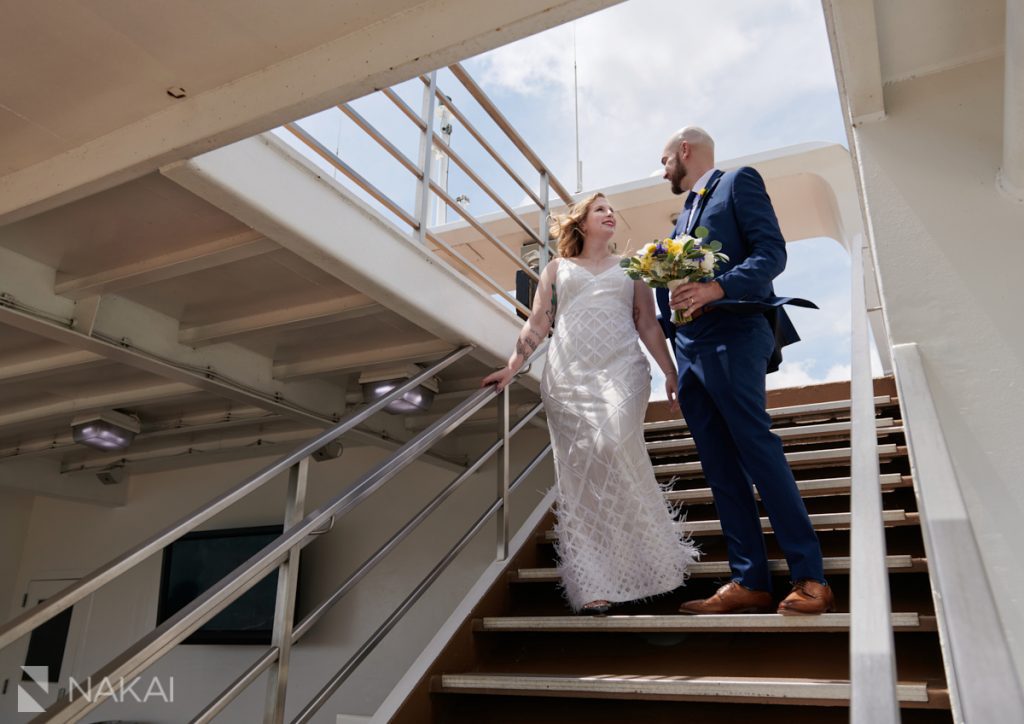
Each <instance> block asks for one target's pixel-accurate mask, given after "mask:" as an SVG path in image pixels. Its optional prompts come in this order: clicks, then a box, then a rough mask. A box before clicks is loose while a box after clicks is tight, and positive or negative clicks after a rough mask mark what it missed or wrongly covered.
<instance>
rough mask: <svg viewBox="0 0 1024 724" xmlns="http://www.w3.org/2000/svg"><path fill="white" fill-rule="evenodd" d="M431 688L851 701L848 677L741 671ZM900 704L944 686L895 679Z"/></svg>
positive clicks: (498, 680)
mask: <svg viewBox="0 0 1024 724" xmlns="http://www.w3.org/2000/svg"><path fill="white" fill-rule="evenodd" d="M435 691H440V692H446V693H465V692H473V693H478V694H505V695H507V694H517V695H522V696H538V695H539V696H588V695H589V696H595V695H596V696H602V695H603V696H606V697H614V698H645V697H657V698H674V699H680V700H687V699H695V698H699V699H712V700H715V699H717V700H723V699H726V700H744V699H753V700H756V701H759V702H762V703H790V702H792V701H794V700H800V701H806V702H809V703H825V702H842V703H846V702H849V700H850V682H849V681H848V680H842V679H806V678H804V679H801V678H768V677H742V676H633V675H629V674H592V675H586V676H579V675H576V676H570V675H544V674H534V675H526V674H492V673H483V672H481V673H465V674H442V675H441V676H440V677H439V680H438V682H437V688H436V689H435ZM896 693H897V697H898V698H899V701H900V702H902V703H916V704H923V705H932V706H937V707H943V708H945V707H948V706H949V698H948V693H947V692H946V690H945V689H936V688H930V687H929V686H928V684H927V683H925V682H899V683H898V684H897V686H896Z"/></svg>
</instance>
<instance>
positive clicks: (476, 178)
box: [433, 131, 544, 244]
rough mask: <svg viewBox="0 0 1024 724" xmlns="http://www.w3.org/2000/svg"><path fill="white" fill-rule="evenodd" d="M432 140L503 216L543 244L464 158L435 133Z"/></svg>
mask: <svg viewBox="0 0 1024 724" xmlns="http://www.w3.org/2000/svg"><path fill="white" fill-rule="evenodd" d="M433 138H434V145H435V146H437V148H439V149H440V150H441V152H442V153H444V154H445V155H446V156H447V157H448V158H450V159H451V160H452V161H454V162H455V165H456V166H458V167H459V168H461V169H462V172H463V173H465V174H466V176H468V177H469V180H470V181H472V182H473V183H475V184H476V185H477V186H479V187H480V188H481V189H482V190H483V192H484V193H485V194H487V195H488V196H489V197H490V198H491V200H492V201H493V202H494V203H496V204H497V205H498V206H499V207H500V208H501V210H502V211H504V212H505V214H506V215H507V216H508V217H509V218H511V219H512V221H514V222H515V223H516V224H517V225H518V226H519V228H521V229H522V230H523V231H524V232H525V233H526V234H527V235H528V236H529V237H530V240H531V241H535V242H537V243H538V244H543V243H544V242H543V241H541V238H540V236H538V234H537V232H535V231H534V230H533V229H531V228H530V227H529V226H528V225H527V223H526V222H525V221H523V219H522V217H521V216H520V215H519V214H517V213H516V212H515V210H514V209H513V208H512V207H511V206H509V205H508V204H507V203H506V202H505V200H504V199H503V198H501V196H499V195H498V193H497V192H496V191H495V190H494V189H492V188H491V187H490V186H488V185H487V182H486V181H484V180H483V179H482V178H480V174H478V173H477V172H476V171H474V170H473V167H472V166H470V165H469V163H468V162H467V161H466V160H465V159H464V158H462V156H460V155H459V154H458V153H456V152H455V149H453V148H452V147H451V146H449V145H448V144H447V143H445V141H444V139H443V138H441V137H440V136H439V135H438V134H437V132H436V131H435V132H434V134H433Z"/></svg>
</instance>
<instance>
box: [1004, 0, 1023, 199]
mask: <svg viewBox="0 0 1024 724" xmlns="http://www.w3.org/2000/svg"><path fill="white" fill-rule="evenodd" d="M1004 64H1005V68H1004V74H1005V75H1004V78H1003V163H1002V167H1001V168H1000V169H999V179H998V181H999V186H1000V187H1002V189H1003V191H1005V192H1006V193H1007V194H1009V195H1010V196H1012V197H1013V198H1015V199H1017V200H1018V201H1024V0H1006V59H1005V60H1004Z"/></svg>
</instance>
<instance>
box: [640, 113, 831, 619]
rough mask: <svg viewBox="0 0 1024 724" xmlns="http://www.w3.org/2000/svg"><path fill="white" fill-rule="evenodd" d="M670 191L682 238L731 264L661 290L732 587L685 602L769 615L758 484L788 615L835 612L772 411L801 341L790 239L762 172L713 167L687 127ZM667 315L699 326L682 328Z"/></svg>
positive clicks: (705, 147) (702, 608)
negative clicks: (776, 283) (790, 309)
mask: <svg viewBox="0 0 1024 724" xmlns="http://www.w3.org/2000/svg"><path fill="white" fill-rule="evenodd" d="M661 163H662V165H663V166H664V167H665V178H666V179H667V180H668V181H669V182H670V183H671V184H672V192H673V193H675V194H677V195H682V194H687V197H686V203H685V205H684V206H683V210H682V213H680V215H679V220H678V221H677V222H676V227H675V231H674V233H673V236H678V235H679V234H683V233H689V234H692V233H693V231H694V230H695V229H696V228H697V227H699V226H703V227H706V228H707V229H708V231H709V234H708V236H707V239H708V240H709V241H719V242H721V244H722V246H723V249H722V251H723V252H724V253H725V254H727V255H728V256H729V261H728V262H726V263H725V264H723V265H722V267H721V268H720V269H719V271H718V272H717V273H716V276H715V279H714V281H709V282H693V283H687V284H682V285H680V286H679V287H677V288H676V289H674V290H673V291H672V294H671V298H670V297H669V294H668V292H667V290H665V289H659V290H658V291H657V302H658V307H659V309H660V311H661V319H662V323H663V325H664V326H665V328H666V329H665V331H666V336H668V337H669V338H670V339H671V338H674V339H675V344H674V347H675V353H676V361H677V363H678V367H679V404H680V406H681V408H682V412H683V416H684V417H685V418H686V422H687V424H688V426H689V428H690V431H691V433H692V434H693V439H694V441H695V442H696V444H697V451H698V454H699V455H700V460H701V466H702V467H703V469H704V476H705V478H706V480H707V482H708V485H709V486H710V487H711V491H712V493H713V495H714V499H715V507H716V509H717V511H718V515H719V518H720V519H721V522H722V533H723V534H724V536H725V539H726V543H727V546H728V551H729V566H730V568H731V571H732V580H731V581H730V582H729V583H727V584H726V585H724V586H722V587H721V588H719V589H718V591H717V592H716V593H715V594H714V595H713V596H711V597H710V598H706V599H701V600H696V601H687V602H686V603H684V604H683V605H682V607H681V608H680V609H679V611H680V613H688V614H705V613H706V614H723V613H746V612H765V611H771V610H772V595H771V589H772V582H771V574H770V573H769V571H768V555H767V552H766V550H765V543H764V535H763V533H762V531H761V521H760V514H759V513H758V509H757V504H756V502H755V499H754V492H753V489H752V485H756V486H757V490H758V492H759V493H760V495H761V500H762V502H763V503H764V507H765V509H766V510H767V512H768V517H769V519H770V520H771V524H772V529H773V530H774V532H775V538H776V540H777V541H778V544H779V546H780V547H781V548H782V551H783V553H784V554H785V556H786V561H787V562H788V563H789V571H790V575H791V579H792V581H793V589H792V591H791V592H790V594H789V595H788V596H787V597H786V598H785V599H784V600H783V601H782V602H781V603H780V604H779V606H778V609H777V611H778V613H781V614H818V613H825V612H827V611H832V610H834V608H835V599H834V597H833V595H832V589H831V588H830V587H829V586H828V584H827V583H826V582H825V578H824V572H823V569H822V560H821V546H820V545H819V543H818V537H817V535H816V534H815V532H814V528H813V527H812V526H811V521H810V518H809V517H808V516H807V509H806V507H805V506H804V502H803V499H802V498H801V497H800V492H799V490H798V489H797V485H796V482H795V480H794V479H793V473H792V471H791V470H790V468H789V464H788V463H787V462H786V456H785V453H784V452H783V449H782V442H781V441H780V440H779V438H778V437H777V436H776V435H775V434H774V433H772V432H771V430H770V427H771V418H770V417H769V415H768V413H767V412H766V411H765V375H766V374H767V373H768V372H774V371H775V370H777V369H778V367H779V362H781V360H782V354H781V347H782V346H783V345H787V344H790V343H792V342H796V341H797V340H799V337H798V336H797V334H796V330H795V329H794V327H793V325H792V323H791V322H790V321H789V316H788V315H787V314H786V312H785V310H784V309H783V308H782V305H783V304H799V305H802V306H814V305H812V304H811V303H810V302H806V301H805V300H800V299H789V298H780V297H777V296H775V290H774V288H773V287H772V279H774V278H775V277H776V276H778V275H779V274H780V273H781V272H782V270H783V269H785V267H786V243H785V240H784V239H783V237H782V232H781V231H780V230H779V222H778V220H777V219H776V217H775V210H774V209H773V208H772V204H771V200H770V199H769V198H768V193H767V192H766V191H765V187H764V182H763V181H762V180H761V176H760V175H759V174H758V173H757V171H755V170H754V169H752V168H749V167H744V168H740V169H736V170H734V171H728V172H725V173H723V172H722V171H719V170H717V169H715V144H714V141H713V140H712V139H711V136H709V135H708V134H707V132H706V131H704V130H702V129H700V128H697V127H694V126H689V127H686V128H683V129H682V130H680V131H678V132H677V133H676V134H675V135H673V136H672V138H671V139H669V141H668V144H667V145H666V146H665V150H664V151H663V153H662V159H661ZM670 309H681V310H683V312H684V313H685V314H686V315H689V316H690V317H692V318H693V321H691V322H689V323H687V324H683V325H680V326H679V327H674V326H673V325H672V324H671V322H669V321H668V320H669V319H670V317H671V312H670Z"/></svg>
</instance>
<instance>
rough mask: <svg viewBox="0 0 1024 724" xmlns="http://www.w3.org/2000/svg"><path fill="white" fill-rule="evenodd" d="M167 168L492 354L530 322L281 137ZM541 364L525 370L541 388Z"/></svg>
mask: <svg viewBox="0 0 1024 724" xmlns="http://www.w3.org/2000/svg"><path fill="white" fill-rule="evenodd" d="M161 172H162V173H163V174H164V175H165V176H167V177H168V178H171V179H173V180H174V181H177V182H178V183H179V184H181V185H182V186H183V187H185V188H187V189H188V190H189V191H191V192H192V193H195V194H196V195H198V196H200V197H201V198H203V199H205V200H206V201H208V202H209V203H211V204H213V205H214V206H217V207H218V208H220V209H222V210H224V211H226V212H227V213H229V214H231V215H232V216H234V217H235V218H237V219H239V220H241V221H242V222H244V223H245V224H247V225H248V226H250V227H252V228H254V229H257V230H259V231H262V232H263V233H265V234H267V235H268V236H270V237H272V238H273V239H274V240H275V241H277V242H278V243H279V244H281V246H283V247H285V248H287V249H289V250H291V251H292V252H294V253H295V254H296V255H298V256H299V257H300V258H302V259H305V260H306V261H308V262H310V263H311V264H314V265H316V266H317V267H318V268H320V269H323V270H324V271H325V272H327V273H328V274H331V275H332V276H334V277H335V278H337V279H339V280H340V281H342V282H344V283H345V284H346V285H347V286H349V287H352V288H353V289H357V290H359V291H360V292H361V293H363V294H366V295H367V296H369V297H371V298H373V299H376V300H378V301H379V302H381V303H382V304H384V305H385V306H386V307H388V309H390V310H391V311H393V312H395V313H396V314H399V315H401V316H403V317H405V318H406V319H409V320H410V321H412V322H414V323H415V324H416V325H418V326H419V327H420V328H422V329H424V330H426V331H427V332H428V333H429V334H431V335H433V336H435V337H437V338H439V339H442V340H445V341H447V342H448V343H449V344H451V345H452V346H456V345H458V344H461V343H463V342H465V341H467V340H469V341H472V342H473V343H474V344H475V345H476V346H477V351H476V352H474V353H473V354H474V356H476V357H477V358H478V359H481V360H483V361H484V363H485V364H488V365H490V364H496V363H498V362H500V361H503V360H504V359H505V358H506V357H507V356H508V351H509V348H510V347H511V345H512V342H513V341H514V340H515V337H516V334H518V332H519V329H520V327H521V326H522V322H521V321H520V320H519V319H518V318H517V317H515V315H513V314H512V313H511V312H510V311H509V310H508V309H506V308H504V307H502V306H501V305H500V304H498V303H497V302H496V301H495V300H493V299H492V298H491V297H489V296H488V295H487V294H485V293H484V292H482V291H481V290H480V289H479V288H478V287H477V286H475V285H474V284H473V283H472V282H471V281H470V280H468V279H466V278H465V275H463V274H460V273H458V272H457V271H455V270H454V269H452V268H451V267H450V266H448V265H447V264H446V263H445V262H444V261H443V260H441V259H439V258H438V257H437V256H436V255H434V254H432V253H431V252H430V251H429V250H427V249H425V248H423V247H422V246H420V245H418V244H416V243H415V242H414V241H413V240H411V239H410V238H408V237H407V236H405V235H403V234H401V233H400V232H399V231H398V230H397V229H396V228H395V227H394V226H392V225H390V224H388V223H386V222H384V221H382V220H381V218H380V216H379V215H378V214H376V213H375V212H374V211H373V210H371V209H370V208H369V207H367V206H366V205H365V204H363V203H362V202H360V201H359V200H358V199H356V198H355V196H354V195H353V194H351V193H350V192H348V191H347V190H346V189H345V187H344V186H342V185H341V184H338V183H335V182H334V181H333V179H331V178H329V177H325V176H324V175H323V173H322V171H320V170H319V169H317V168H316V167H315V166H314V165H313V164H312V163H311V162H309V161H308V160H306V159H305V158H303V157H301V156H299V155H298V154H297V153H296V152H294V151H293V150H292V149H291V148H289V147H288V146H287V145H286V144H284V143H283V142H282V141H281V140H279V139H277V138H275V137H273V136H271V135H264V136H260V137H258V138H251V139H247V140H245V141H242V142H240V143H236V144H233V145H231V146H228V147H226V148H222V149H218V150H217V151H213V152H210V153H207V154H203V155H202V156H199V157H197V158H194V159H191V160H189V161H187V162H182V163H178V164H174V165H172V166H169V167H166V168H164V169H161ZM339 230H342V231H341V233H339ZM356 240H358V242H356ZM381 259H387V260H388V264H389V271H388V273H387V274H382V273H381V266H380V265H381ZM409 280H415V282H410V281H409ZM542 369H543V362H539V363H537V364H534V365H533V366H532V368H531V370H530V372H529V373H528V374H527V375H526V376H524V377H523V378H522V379H523V380H524V381H525V382H526V383H527V384H528V386H531V387H533V388H536V386H537V383H538V382H539V380H540V373H541V371H542Z"/></svg>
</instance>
